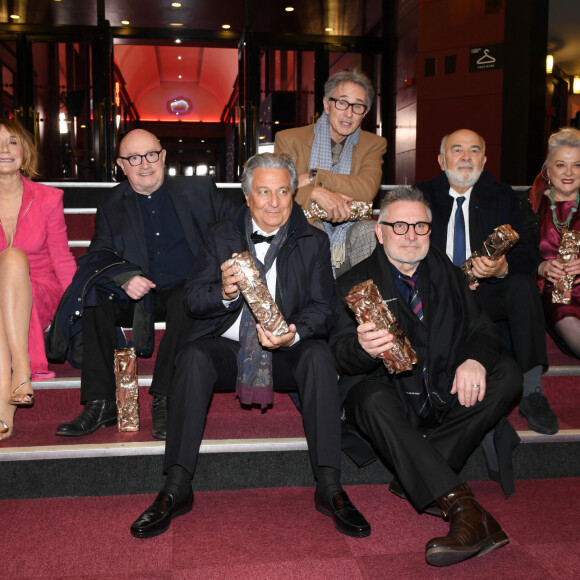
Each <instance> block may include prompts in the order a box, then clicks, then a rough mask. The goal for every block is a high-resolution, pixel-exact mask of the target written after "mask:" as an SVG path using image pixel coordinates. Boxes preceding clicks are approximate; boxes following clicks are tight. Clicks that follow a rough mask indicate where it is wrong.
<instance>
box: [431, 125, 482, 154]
mask: <svg viewBox="0 0 580 580" xmlns="http://www.w3.org/2000/svg"><path fill="white" fill-rule="evenodd" d="M463 130H464V129H458V130H457V131H463ZM465 130H466V131H471V132H472V133H475V134H476V135H477V136H478V137H479V138H480V139H481V141H482V143H483V151H482V153H483V154H484V155H485V139H484V138H483V137H482V136H481V135H480V134H479V133H476V132H475V131H472V130H471V129H465ZM457 131H453V132H452V133H449V134H447V135H445V137H443V139H441V146H440V147H439V153H440V154H441V155H443V157H445V144H446V143H447V139H449V136H450V135H453V133H457Z"/></svg>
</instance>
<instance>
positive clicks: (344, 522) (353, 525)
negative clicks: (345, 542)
mask: <svg viewBox="0 0 580 580" xmlns="http://www.w3.org/2000/svg"><path fill="white" fill-rule="evenodd" d="M314 505H315V506H316V509H317V510H318V511H319V512H320V513H323V514H324V515H325V516H330V517H331V518H332V519H333V520H334V527H335V528H336V529H337V530H338V531H339V532H341V533H342V534H346V535H347V536H352V537H353V538H364V537H366V536H369V535H370V533H371V526H370V524H369V523H368V522H367V521H366V520H365V517H364V516H363V515H362V514H361V513H360V512H359V511H358V510H357V509H356V508H355V507H354V505H353V504H352V502H351V501H350V499H348V495H346V491H344V490H340V491H337V492H335V493H334V494H333V495H332V496H331V498H330V503H327V502H326V501H324V500H323V499H322V497H321V496H320V494H319V493H318V490H316V491H315V492H314Z"/></svg>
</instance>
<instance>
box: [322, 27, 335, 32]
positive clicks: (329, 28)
mask: <svg viewBox="0 0 580 580" xmlns="http://www.w3.org/2000/svg"><path fill="white" fill-rule="evenodd" d="M333 30H334V28H331V27H330V26H327V27H326V28H325V29H324V31H325V32H332V31H333Z"/></svg>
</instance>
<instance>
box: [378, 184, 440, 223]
mask: <svg viewBox="0 0 580 580" xmlns="http://www.w3.org/2000/svg"><path fill="white" fill-rule="evenodd" d="M396 201H418V202H419V203H422V204H423V205H424V206H425V209H426V210H427V217H428V218H429V221H431V217H432V215H431V208H430V207H429V204H428V203H427V200H426V199H425V196H424V195H423V193H422V192H421V190H419V189H417V188H416V187H412V186H408V187H403V186H401V187H397V188H396V189H391V191H387V193H386V194H385V196H384V197H383V199H382V201H381V211H380V213H379V221H382V220H384V219H385V216H386V214H387V209H388V207H389V206H390V205H391V204H393V203H395V202H396Z"/></svg>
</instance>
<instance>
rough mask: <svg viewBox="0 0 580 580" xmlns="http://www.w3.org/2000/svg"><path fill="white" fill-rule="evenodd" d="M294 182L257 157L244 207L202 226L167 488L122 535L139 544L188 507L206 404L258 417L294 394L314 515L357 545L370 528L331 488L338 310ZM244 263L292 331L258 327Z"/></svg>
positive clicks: (168, 450) (280, 167)
mask: <svg viewBox="0 0 580 580" xmlns="http://www.w3.org/2000/svg"><path fill="white" fill-rule="evenodd" d="M297 183H298V173H297V171H296V166H295V165H294V162H293V161H292V159H291V158H290V157H288V156H286V155H274V154H271V153H263V154H261V155H254V156H253V157H252V158H250V159H249V160H248V162H247V164H246V167H245V170H244V174H243V176H242V189H243V191H244V194H245V196H246V202H247V207H245V206H244V207H242V208H240V210H239V211H238V212H237V213H236V214H235V215H234V216H233V217H232V218H230V219H227V220H223V221H221V222H218V223H216V224H213V225H212V226H210V227H209V228H208V229H207V231H206V233H205V235H204V241H205V243H204V247H203V249H202V250H201V251H200V254H199V257H198V260H197V263H196V265H195V267H194V269H193V270H192V272H191V275H190V276H189V278H188V281H187V284H186V287H185V303H186V307H187V310H188V313H189V314H190V316H192V317H193V319H194V322H193V328H192V332H191V335H190V338H189V341H188V343H187V344H186V345H185V347H184V348H183V349H182V350H181V352H180V353H179V356H178V358H177V372H176V375H175V386H174V391H173V393H172V398H171V406H170V408H169V424H168V435H167V444H166V447H165V466H164V469H165V471H166V473H167V478H166V482H165V485H164V486H163V489H162V491H161V492H160V493H159V494H158V496H157V498H156V499H155V501H154V503H153V504H152V505H151V506H150V507H149V508H148V509H147V510H145V512H143V514H141V516H140V517H139V518H138V519H137V520H136V521H135V522H134V523H133V525H132V526H131V533H132V535H133V536H135V537H137V538H149V537H152V536H156V535H158V534H162V533H163V532H165V531H166V530H167V529H168V528H169V526H170V524H171V521H172V519H173V517H176V516H179V515H182V514H185V513H187V512H188V511H189V510H191V508H192V506H193V492H192V489H191V480H192V478H193V473H194V471H195V467H196V463H197V458H198V454H199V447H200V445H201V440H202V436H203V430H204V426H205V419H206V415H207V411H208V407H209V404H210V401H211V396H212V392H213V391H214V389H215V390H219V391H226V392H228V391H235V392H236V394H237V395H238V397H239V398H240V403H241V404H242V405H247V406H251V405H257V406H260V407H261V408H262V409H266V408H267V407H268V406H270V405H271V404H272V402H273V391H274V390H276V391H282V392H288V391H298V394H299V396H300V402H301V406H302V416H303V423H304V431H305V434H306V439H307V442H308V451H309V455H310V462H311V466H312V471H313V473H314V476H315V478H316V482H317V485H316V491H315V494H314V502H315V506H316V508H317V509H318V510H319V511H320V512H322V513H323V514H325V515H327V516H330V517H332V518H333V520H334V524H335V527H336V528H337V529H338V531H340V532H342V533H344V534H347V535H350V536H354V537H364V536H368V535H369V534H370V526H369V524H368V522H367V521H366V520H365V519H364V517H363V516H362V514H361V513H360V512H359V511H358V510H357V509H356V508H355V507H354V506H353V505H352V503H351V502H350V501H349V498H348V496H347V494H346V493H345V492H344V490H343V489H342V486H341V483H340V465H341V456H340V406H339V402H338V390H337V385H336V381H337V378H336V369H335V366H334V360H333V357H332V353H331V352H330V349H329V347H328V344H327V342H326V340H325V339H326V337H327V336H328V334H329V333H330V331H331V329H332V327H333V326H334V324H335V322H336V317H337V299H336V292H335V289H334V280H333V274H332V268H331V265H330V247H329V242H328V237H327V236H326V234H324V233H323V232H321V231H320V230H318V229H316V228H315V227H313V226H311V225H309V224H308V221H307V220H306V218H305V217H304V213H303V211H302V209H301V208H300V206H299V205H298V204H297V203H295V202H294V201H293V195H294V192H295V190H296V186H297ZM246 250H247V251H249V252H250V254H251V255H252V257H253V258H254V261H255V263H256V265H257V267H258V268H259V269H260V271H261V276H262V279H263V281H264V282H265V283H266V285H267V287H268V289H269V291H270V294H271V295H272V296H273V297H275V301H276V303H277V304H278V306H279V307H280V310H281V312H282V315H283V316H284V318H285V320H286V322H287V323H288V326H289V331H288V332H287V333H285V334H282V335H281V336H276V335H274V334H273V333H272V332H269V331H267V330H265V329H263V328H262V326H261V325H260V324H256V320H255V319H254V317H253V315H252V313H251V311H250V310H249V308H248V305H247V303H246V302H245V300H244V298H243V296H242V295H241V293H240V290H239V287H238V283H239V282H240V281H241V279H242V278H241V276H240V275H239V268H238V267H237V266H235V265H233V264H232V257H234V256H235V255H237V254H239V253H241V252H244V251H246Z"/></svg>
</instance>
